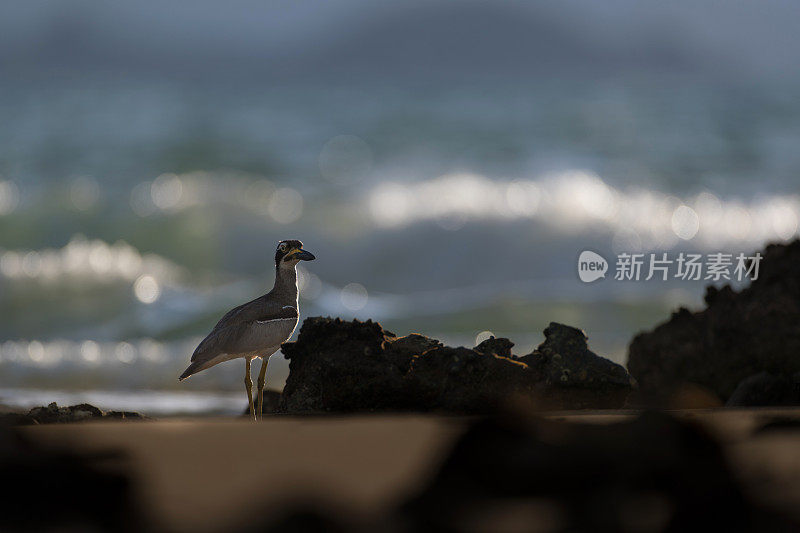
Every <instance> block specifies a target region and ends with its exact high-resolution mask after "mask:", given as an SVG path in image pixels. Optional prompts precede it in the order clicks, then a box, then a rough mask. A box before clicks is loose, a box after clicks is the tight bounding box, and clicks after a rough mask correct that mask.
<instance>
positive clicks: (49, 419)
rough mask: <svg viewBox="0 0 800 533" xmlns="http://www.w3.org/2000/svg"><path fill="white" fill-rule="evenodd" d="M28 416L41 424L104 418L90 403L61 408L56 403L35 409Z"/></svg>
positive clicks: (101, 412)
mask: <svg viewBox="0 0 800 533" xmlns="http://www.w3.org/2000/svg"><path fill="white" fill-rule="evenodd" d="M28 415H29V416H30V417H31V418H33V419H34V420H36V421H37V422H38V423H40V424H55V423H58V424H62V423H66V422H83V421H84V420H89V419H92V418H102V417H103V411H101V410H100V409H98V408H97V407H95V406H93V405H89V404H88V403H82V404H78V405H70V406H69V407H59V406H58V404H56V402H53V403H51V404H50V405H48V406H47V407H34V408H33V409H31V410H30V412H29V413H28Z"/></svg>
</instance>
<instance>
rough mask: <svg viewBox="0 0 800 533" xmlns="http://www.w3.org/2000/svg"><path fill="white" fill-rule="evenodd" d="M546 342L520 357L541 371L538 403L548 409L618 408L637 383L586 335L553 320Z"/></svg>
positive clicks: (547, 330)
mask: <svg viewBox="0 0 800 533" xmlns="http://www.w3.org/2000/svg"><path fill="white" fill-rule="evenodd" d="M544 336H545V341H544V342H543V343H542V344H540V345H539V346H538V347H537V348H536V350H534V351H533V353H530V354H528V355H526V356H524V357H521V358H520V359H519V360H520V361H522V362H524V363H525V364H527V365H528V367H529V368H531V369H532V370H533V371H534V372H535V373H536V374H538V376H539V377H538V388H537V392H536V395H535V398H536V400H537V403H538V405H539V406H541V407H546V408H553V409H558V408H564V409H616V408H620V407H622V406H623V405H624V404H625V401H626V399H627V397H628V394H629V393H630V392H631V390H632V388H633V387H634V386H635V381H634V380H632V379H631V377H630V375H628V372H627V371H626V370H625V367H623V366H622V365H618V364H616V363H614V362H612V361H609V360H608V359H605V358H603V357H600V356H599V355H597V354H595V353H594V352H592V351H591V350H589V345H588V338H587V337H586V334H585V333H584V332H583V331H582V330H580V329H578V328H573V327H570V326H565V325H563V324H558V323H556V322H551V323H550V325H549V326H548V327H547V328H546V329H545V330H544Z"/></svg>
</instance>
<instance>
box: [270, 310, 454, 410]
mask: <svg viewBox="0 0 800 533" xmlns="http://www.w3.org/2000/svg"><path fill="white" fill-rule="evenodd" d="M439 345H440V344H439V343H438V341H435V340H433V339H429V338H427V337H423V336H422V335H409V336H408V337H401V338H397V337H394V336H390V335H387V333H386V332H385V331H384V330H383V328H382V327H381V325H380V324H378V323H377V322H372V321H371V320H367V321H366V322H361V321H358V320H354V321H352V322H346V321H342V320H341V319H339V318H336V319H332V318H322V317H312V318H307V319H306V320H305V321H304V322H303V326H302V327H301V328H300V334H299V335H298V336H297V341H296V342H289V343H286V344H284V345H283V353H284V355H285V356H286V358H287V359H289V377H288V378H287V380H286V386H285V387H284V389H283V396H282V399H281V409H282V410H283V411H285V412H289V413H303V412H305V413H309V412H324V411H338V412H353V411H371V410H406V409H408V408H409V401H410V398H408V395H407V394H405V383H406V382H405V379H404V377H405V375H406V374H407V373H408V370H409V368H410V365H411V358H412V357H413V355H414V354H416V353H419V352H420V351H424V350H426V349H430V348H432V347H436V346H439Z"/></svg>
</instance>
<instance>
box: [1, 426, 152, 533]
mask: <svg viewBox="0 0 800 533" xmlns="http://www.w3.org/2000/svg"><path fill="white" fill-rule="evenodd" d="M0 479H2V480H3V485H4V486H5V487H6V490H5V493H4V495H3V497H2V498H0V531H37V532H39V531H123V532H126V531H130V532H135V531H152V530H153V529H152V528H150V527H145V523H146V522H147V521H148V519H147V518H146V515H147V513H146V512H145V510H144V509H143V507H142V506H140V504H139V502H138V501H137V499H136V496H135V491H134V490H133V482H132V476H131V468H130V465H129V464H128V461H127V458H126V457H125V455H124V454H122V453H118V452H114V451H111V452H108V453H93V454H86V453H78V452H75V451H71V450H70V449H69V448H65V447H64V446H55V447H54V446H52V445H50V446H42V445H39V444H37V443H36V442H34V441H32V440H29V439H28V438H26V437H25V436H23V435H22V434H21V433H20V431H19V429H18V428H9V427H4V426H2V425H0Z"/></svg>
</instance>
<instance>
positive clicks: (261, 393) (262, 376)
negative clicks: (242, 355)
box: [258, 357, 269, 418]
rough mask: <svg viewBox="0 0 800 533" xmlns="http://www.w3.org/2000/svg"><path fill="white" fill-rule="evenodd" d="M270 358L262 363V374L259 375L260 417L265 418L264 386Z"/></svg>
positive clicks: (266, 358)
mask: <svg viewBox="0 0 800 533" xmlns="http://www.w3.org/2000/svg"><path fill="white" fill-rule="evenodd" d="M268 363H269V357H264V358H263V361H262V362H261V372H259V373H258V417H259V418H264V385H265V384H266V379H267V364H268Z"/></svg>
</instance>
